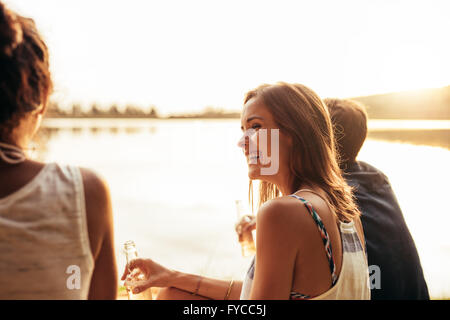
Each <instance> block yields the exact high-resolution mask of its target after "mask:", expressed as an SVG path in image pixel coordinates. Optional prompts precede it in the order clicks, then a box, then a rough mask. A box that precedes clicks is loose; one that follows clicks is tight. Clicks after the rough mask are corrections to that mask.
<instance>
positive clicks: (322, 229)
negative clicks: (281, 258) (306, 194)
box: [289, 194, 337, 286]
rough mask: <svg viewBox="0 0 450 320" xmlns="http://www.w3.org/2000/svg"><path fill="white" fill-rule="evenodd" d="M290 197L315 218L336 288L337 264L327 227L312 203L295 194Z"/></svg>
mask: <svg viewBox="0 0 450 320" xmlns="http://www.w3.org/2000/svg"><path fill="white" fill-rule="evenodd" d="M289 196H290V197H293V198H295V199H298V200H300V201H301V202H302V203H303V204H304V205H305V207H306V209H307V210H308V212H309V214H310V215H311V217H312V218H313V220H314V222H315V223H316V225H317V228H318V229H319V233H320V237H321V238H322V242H323V245H324V246H325V252H326V254H327V258H328V264H329V267H330V272H331V283H332V286H334V285H335V284H336V281H337V276H336V264H335V263H334V259H333V251H332V249H331V241H330V238H329V236H328V232H327V230H326V229H325V226H324V224H323V222H322V219H320V217H319V215H318V214H317V212H316V211H315V210H314V208H313V207H312V205H311V203H309V202H308V201H307V200H305V199H303V198H302V197H299V196H297V195H295V194H291V195H289Z"/></svg>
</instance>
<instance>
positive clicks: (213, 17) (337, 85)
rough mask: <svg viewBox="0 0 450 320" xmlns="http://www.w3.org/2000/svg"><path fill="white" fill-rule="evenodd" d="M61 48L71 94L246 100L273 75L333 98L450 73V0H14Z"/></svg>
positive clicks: (424, 82) (139, 101)
mask: <svg viewBox="0 0 450 320" xmlns="http://www.w3.org/2000/svg"><path fill="white" fill-rule="evenodd" d="M3 1H4V2H5V3H6V4H7V5H8V6H9V8H11V9H13V10H16V11H17V12H19V13H21V14H22V15H25V16H29V17H32V18H33V19H34V20H35V21H36V23H37V25H38V28H39V29H40V31H41V33H42V34H43V36H44V38H45V39H46V42H47V44H48V46H49V48H50V53H51V64H52V72H53V77H54V81H55V84H56V88H55V89H56V92H55V94H54V98H55V99H56V100H58V101H59V102H60V103H62V104H63V105H70V104H72V103H73V102H78V103H81V104H83V105H90V104H91V103H92V102H94V101H96V102H98V103H99V104H100V105H104V106H109V104H111V103H117V104H118V105H119V106H124V105H125V104H127V103H133V104H136V105H140V106H143V107H147V106H149V105H151V104H154V105H156V106H157V108H158V110H159V111H160V112H161V113H163V114H166V113H175V112H182V111H193V110H201V109H203V108H204V107H205V106H216V107H223V108H226V109H234V110H238V109H240V108H241V105H242V99H243V95H244V93H245V92H246V91H247V90H249V89H252V88H254V87H255V86H257V85H259V84H261V83H265V82H269V83H272V82H276V81H288V82H299V83H303V84H305V85H307V86H309V87H311V88H312V89H313V90H315V91H316V92H317V93H318V94H319V95H321V96H322V97H327V96H335V97H349V96H359V95H369V94H374V93H382V92H390V91H399V90H407V89H417V88H424V87H428V88H429V87H441V86H445V85H448V84H450V59H449V57H450V41H449V40H448V39H449V34H450V19H449V18H448V17H449V13H450V1H447V0H443V1H433V0H424V1H412V0H407V1H398V0H386V1H381V0H378V1H371V0H368V1H366V0H364V1H363V0H354V1H334V0H327V1H326V0H323V1H318V0H314V1H298V0H297V1H280V0H274V1H262V0H255V1H249V0H238V1H234V0H225V1H213V0H205V1H197V0H195V1H194V0H189V1H186V0H184V1H172V0H160V1H142V0H127V1H123V0H117V1H114V0H64V1H60V0H3Z"/></svg>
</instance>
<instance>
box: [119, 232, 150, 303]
mask: <svg viewBox="0 0 450 320" xmlns="http://www.w3.org/2000/svg"><path fill="white" fill-rule="evenodd" d="M124 253H125V256H126V258H127V265H128V263H129V262H130V261H132V260H134V259H137V258H138V254H137V250H136V244H135V243H134V241H132V240H128V241H126V242H125V244H124ZM128 271H129V272H130V273H129V274H128V276H127V278H126V279H125V288H126V290H127V294H128V300H151V299H152V294H151V289H148V290H146V291H144V292H141V293H138V294H134V293H133V287H134V285H136V284H137V283H138V282H139V281H142V280H145V276H144V274H143V273H142V272H141V271H140V270H139V268H135V269H133V270H128Z"/></svg>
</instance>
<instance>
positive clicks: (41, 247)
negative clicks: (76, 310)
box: [0, 163, 94, 300]
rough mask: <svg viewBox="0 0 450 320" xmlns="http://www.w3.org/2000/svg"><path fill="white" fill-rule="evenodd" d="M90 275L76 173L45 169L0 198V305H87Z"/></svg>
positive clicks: (91, 266) (63, 168)
mask: <svg viewBox="0 0 450 320" xmlns="http://www.w3.org/2000/svg"><path fill="white" fill-rule="evenodd" d="M93 269H94V259H93V256H92V253H91V249H90V243H89V237H88V231H87V222H86V209H85V199H84V189H83V181H82V177H81V173H80V170H79V169H78V168H76V167H72V166H61V165H58V164H55V163H51V164H46V165H45V166H44V168H42V169H41V171H40V172H39V173H38V174H37V175H36V176H35V177H34V178H33V179H32V180H31V181H30V182H29V183H27V184H26V185H25V186H23V187H22V188H21V189H19V190H18V191H16V192H14V193H12V194H10V195H8V196H6V197H4V198H0V300H2V299H52V300H53V299H58V300H59V299H87V298H88V294H89V287H90V280H91V276H92V272H93ZM78 279H79V281H78ZM78 284H79V286H80V287H79V288H77V286H78Z"/></svg>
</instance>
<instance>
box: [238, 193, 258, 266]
mask: <svg viewBox="0 0 450 320" xmlns="http://www.w3.org/2000/svg"><path fill="white" fill-rule="evenodd" d="M236 211H237V218H238V223H239V222H240V221H241V220H242V219H244V221H246V222H251V218H250V217H249V216H252V215H251V214H250V213H249V210H246V209H245V207H244V202H243V201H242V200H236ZM239 243H240V244H241V249H242V256H244V257H248V256H251V255H252V254H254V253H255V251H256V248H255V242H254V240H253V233H252V230H251V229H247V230H245V231H242V232H240V234H239Z"/></svg>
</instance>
